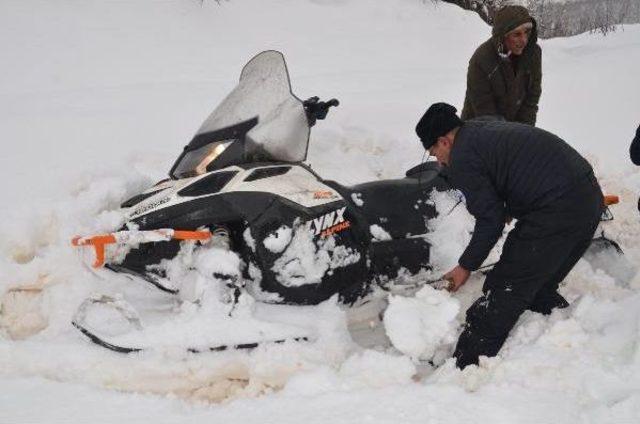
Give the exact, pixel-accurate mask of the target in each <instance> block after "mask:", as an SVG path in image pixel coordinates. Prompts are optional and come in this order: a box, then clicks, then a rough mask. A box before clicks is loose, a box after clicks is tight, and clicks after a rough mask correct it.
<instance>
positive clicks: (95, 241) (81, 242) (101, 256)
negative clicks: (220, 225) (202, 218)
mask: <svg viewBox="0 0 640 424" xmlns="http://www.w3.org/2000/svg"><path fill="white" fill-rule="evenodd" d="M210 238H211V233H210V232H209V231H206V230H205V231H185V230H174V229H172V228H161V229H158V230H147V231H137V230H130V231H117V232H115V233H111V234H100V235H95V236H88V237H82V236H76V237H74V238H73V239H71V244H72V245H73V246H75V247H81V246H93V248H94V250H95V255H96V258H95V261H94V262H93V265H92V266H93V267H94V268H100V267H102V266H103V265H104V264H105V260H106V258H105V246H106V245H109V244H117V245H121V246H137V245H139V244H141V243H157V242H160V241H169V240H194V241H207V240H209V239H210Z"/></svg>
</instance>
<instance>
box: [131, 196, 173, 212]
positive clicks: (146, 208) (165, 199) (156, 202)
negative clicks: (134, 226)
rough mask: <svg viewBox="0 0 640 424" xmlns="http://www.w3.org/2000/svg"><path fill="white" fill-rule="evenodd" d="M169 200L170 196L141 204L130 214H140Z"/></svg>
mask: <svg viewBox="0 0 640 424" xmlns="http://www.w3.org/2000/svg"><path fill="white" fill-rule="evenodd" d="M170 200H171V197H163V198H162V199H159V200H157V201H155V202H152V203H149V204H147V205H143V206H141V207H139V208H138V209H136V210H135V212H133V213H132V214H131V216H139V215H142V214H144V213H145V212H148V211H150V210H152V209H155V208H157V207H158V206H160V205H163V204H165V203H167V202H169V201H170Z"/></svg>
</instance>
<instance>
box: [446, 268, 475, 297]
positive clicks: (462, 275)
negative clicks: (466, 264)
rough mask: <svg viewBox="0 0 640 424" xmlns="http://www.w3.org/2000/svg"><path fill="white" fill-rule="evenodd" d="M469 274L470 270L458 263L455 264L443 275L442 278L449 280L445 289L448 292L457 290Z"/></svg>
mask: <svg viewBox="0 0 640 424" xmlns="http://www.w3.org/2000/svg"><path fill="white" fill-rule="evenodd" d="M470 274H471V272H470V271H468V270H466V269H464V268H462V267H461V266H460V265H457V266H456V267H455V268H453V269H452V270H451V271H449V272H447V273H446V274H445V275H444V279H445V280H447V281H449V287H447V290H449V291H450V292H456V291H458V289H459V288H460V287H462V285H463V284H464V283H466V282H467V280H468V279H469V275H470Z"/></svg>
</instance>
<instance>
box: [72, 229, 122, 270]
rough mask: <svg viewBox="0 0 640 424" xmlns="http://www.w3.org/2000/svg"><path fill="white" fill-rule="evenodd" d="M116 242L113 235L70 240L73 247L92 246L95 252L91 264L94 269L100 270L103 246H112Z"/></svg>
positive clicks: (102, 261)
mask: <svg viewBox="0 0 640 424" xmlns="http://www.w3.org/2000/svg"><path fill="white" fill-rule="evenodd" d="M115 242H116V237H115V236H114V235H113V234H101V235H99V236H93V237H89V238H84V237H80V236H76V237H74V238H73V239H71V244H72V245H74V246H87V245H90V246H93V248H94V249H95V251H96V260H95V262H93V265H92V266H93V267H94V268H100V267H101V266H102V265H104V246H105V244H112V243H115Z"/></svg>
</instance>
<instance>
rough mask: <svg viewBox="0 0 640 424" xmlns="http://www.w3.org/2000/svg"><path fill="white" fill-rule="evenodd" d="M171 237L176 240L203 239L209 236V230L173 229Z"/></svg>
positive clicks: (207, 238)
mask: <svg viewBox="0 0 640 424" xmlns="http://www.w3.org/2000/svg"><path fill="white" fill-rule="evenodd" d="M173 238H174V239H177V240H200V241H205V240H209V239H210V238H211V233H210V232H209V231H183V230H175V231H174V232H173Z"/></svg>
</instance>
